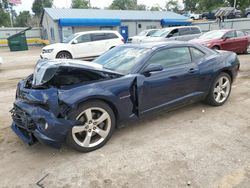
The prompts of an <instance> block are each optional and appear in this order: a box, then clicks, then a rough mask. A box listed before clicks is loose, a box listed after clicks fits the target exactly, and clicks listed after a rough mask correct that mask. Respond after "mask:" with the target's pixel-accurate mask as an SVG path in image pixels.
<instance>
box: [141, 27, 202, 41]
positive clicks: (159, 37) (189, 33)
mask: <svg viewBox="0 0 250 188" xmlns="http://www.w3.org/2000/svg"><path fill="white" fill-rule="evenodd" d="M200 35H201V30H200V28H199V27H196V26H180V27H168V28H164V29H161V30H159V31H157V32H155V33H154V34H153V35H152V36H151V37H148V38H145V39H143V40H142V42H156V41H166V40H180V41H188V40H191V39H194V38H197V37H199V36H200Z"/></svg>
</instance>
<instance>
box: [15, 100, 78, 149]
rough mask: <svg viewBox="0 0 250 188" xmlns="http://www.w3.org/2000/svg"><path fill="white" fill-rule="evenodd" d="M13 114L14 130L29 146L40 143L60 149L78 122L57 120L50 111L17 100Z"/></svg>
mask: <svg viewBox="0 0 250 188" xmlns="http://www.w3.org/2000/svg"><path fill="white" fill-rule="evenodd" d="M11 113H12V119H13V123H12V125H11V128H12V130H13V131H14V132H15V133H16V134H17V135H18V136H19V137H20V138H21V139H22V140H23V141H24V142H25V143H26V144H29V145H32V144H34V143H35V142H36V141H39V142H41V143H43V144H46V145H50V146H52V147H55V148H60V146H61V145H62V143H64V142H65V139H66V136H67V134H68V131H70V130H71V128H72V126H74V125H75V124H76V121H72V120H67V119H64V118H57V117H55V116H54V114H53V113H51V112H50V111H47V110H45V109H43V108H41V107H39V106H37V105H33V104H28V103H26V102H25V101H22V100H16V102H15V103H14V107H13V109H12V110H11Z"/></svg>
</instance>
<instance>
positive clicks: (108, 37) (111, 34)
mask: <svg viewBox="0 0 250 188" xmlns="http://www.w3.org/2000/svg"><path fill="white" fill-rule="evenodd" d="M105 35H106V39H117V38H118V36H117V35H116V34H114V33H106V34H105Z"/></svg>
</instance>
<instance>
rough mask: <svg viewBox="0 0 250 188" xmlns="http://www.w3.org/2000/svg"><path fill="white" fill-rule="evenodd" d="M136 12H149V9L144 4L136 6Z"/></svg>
mask: <svg viewBox="0 0 250 188" xmlns="http://www.w3.org/2000/svg"><path fill="white" fill-rule="evenodd" d="M136 10H147V7H146V5H144V4H139V5H137V6H136Z"/></svg>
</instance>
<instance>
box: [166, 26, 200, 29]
mask: <svg viewBox="0 0 250 188" xmlns="http://www.w3.org/2000/svg"><path fill="white" fill-rule="evenodd" d="M180 28H199V27H198V26H177V27H165V28H162V29H163V30H164V29H167V30H168V29H180Z"/></svg>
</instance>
